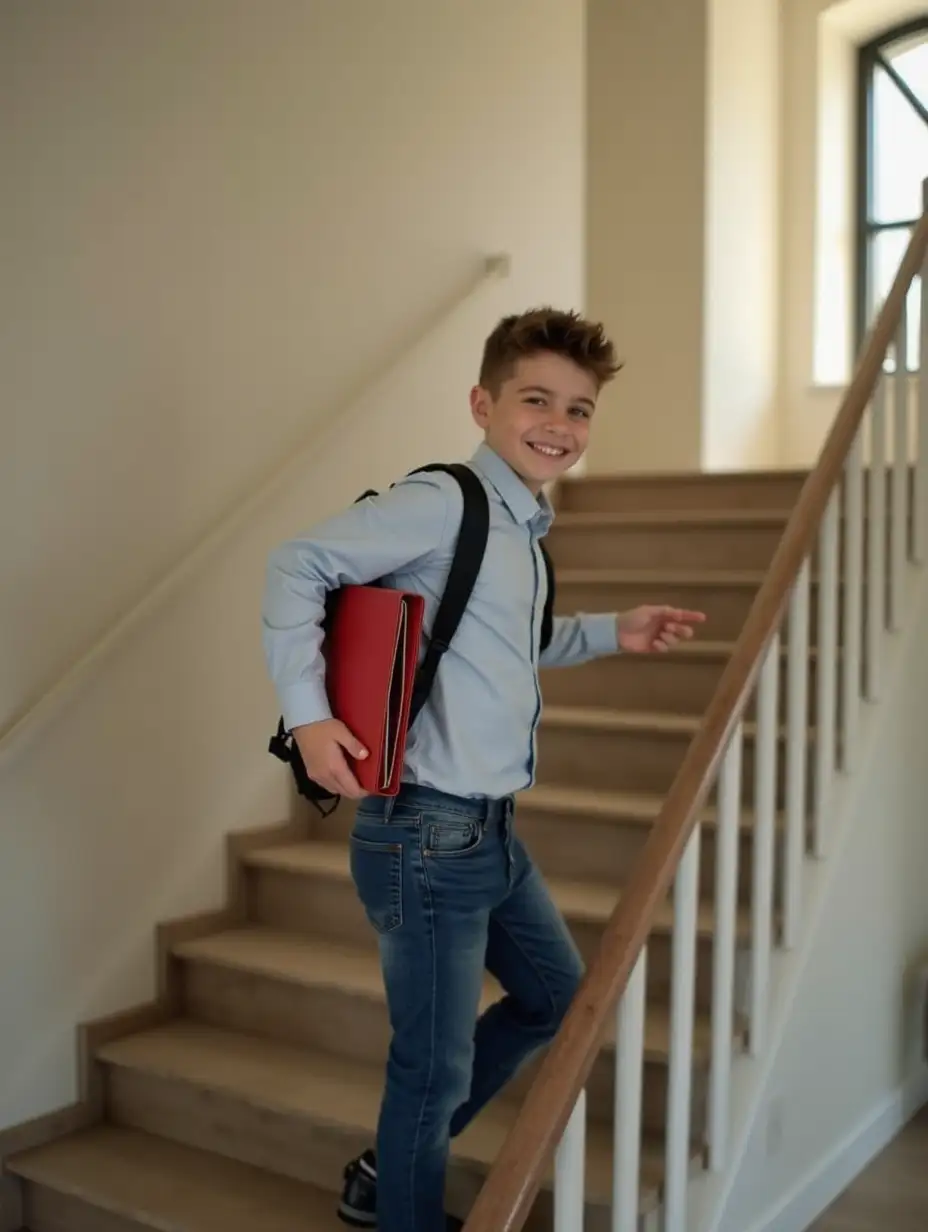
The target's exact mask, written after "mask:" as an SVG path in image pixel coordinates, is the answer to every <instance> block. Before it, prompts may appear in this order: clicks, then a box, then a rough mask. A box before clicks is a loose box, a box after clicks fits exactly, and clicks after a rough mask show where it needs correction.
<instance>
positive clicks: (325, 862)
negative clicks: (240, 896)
mask: <svg viewBox="0 0 928 1232" xmlns="http://www.w3.org/2000/svg"><path fill="white" fill-rule="evenodd" d="M245 863H246V864H247V865H248V866H249V867H251V868H269V869H275V870H277V871H279V872H288V873H294V874H303V875H304V876H305V875H313V876H325V877H337V878H339V879H342V880H350V878H351V869H350V866H349V847H348V844H347V843H346V842H343V841H339V840H338V839H334V840H330V839H304V840H302V841H300V842H297V843H286V844H281V845H278V846H274V847H263V848H258V849H256V850H254V851H251V852H249V853H248V854H247V855H246V856H245ZM547 883H548V889H549V890H550V892H551V897H552V898H553V899H554V901H555V903H556V904H557V906H558V908H559V909H560V911H561V913H562V914H563V915H564V916H565V917H566V918H567V919H570V920H583V921H588V922H591V923H600V924H605V923H606V921H607V920H608V919H609V917H610V916H611V915H612V912H613V911H614V910H615V907H616V904H617V903H618V901H619V899H620V898H621V891H620V890H618V889H616V888H615V887H614V886H609V885H603V884H601V883H598V882H595V881H573V880H568V879H565V878H561V877H549V878H548V879H547ZM714 916H715V912H714V908H713V906H712V904H711V903H706V902H702V903H700V904H699V916H698V929H699V932H700V933H701V934H703V935H711V933H712V931H713V921H714ZM749 919H750V916H749V913H748V912H747V911H746V910H742V912H741V918H740V921H739V923H740V925H741V929H742V931H743V932H746V931H747V930H748V929H749V927H750V924H749ZM672 927H673V907H672V904H671V903H670V902H669V901H667V902H666V903H664V905H663V906H662V907H661V909H660V910H659V912H658V915H657V919H656V921H655V928H656V929H657V930H658V931H665V932H668V931H669V930H670V929H671V928H672Z"/></svg>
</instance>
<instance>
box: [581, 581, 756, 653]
mask: <svg viewBox="0 0 928 1232" xmlns="http://www.w3.org/2000/svg"><path fill="white" fill-rule="evenodd" d="M756 593H757V588H756V587H755V586H741V585H739V586H718V585H713V584H706V583H702V582H693V583H686V584H683V585H680V584H673V585H661V584H659V583H647V584H639V583H637V582H636V583H631V584H629V583H622V584H613V583H605V584H600V583H596V584H593V583H577V582H570V581H559V582H558V588H557V611H558V612H559V613H563V614H565V615H571V614H572V613H574V612H621V611H626V610H627V609H629V608H633V607H638V605H639V604H642V603H669V604H671V605H672V606H674V607H683V608H690V609H694V610H696V611H700V612H705V613H706V617H707V621H706V624H705V625H704V626H703V628H704V630H705V636H706V637H708V638H712V640H713V641H721V642H728V641H731V642H733V641H736V640H737V637H738V634H739V633H740V632H741V630H742V628H743V627H744V622H745V619H746V617H747V614H748V612H749V610H750V607H751V604H752V603H753V601H754V596H755V594H756Z"/></svg>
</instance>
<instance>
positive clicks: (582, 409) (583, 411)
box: [570, 406, 590, 419]
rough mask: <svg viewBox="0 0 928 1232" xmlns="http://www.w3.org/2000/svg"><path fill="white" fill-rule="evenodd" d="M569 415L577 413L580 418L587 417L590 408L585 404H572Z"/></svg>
mask: <svg viewBox="0 0 928 1232" xmlns="http://www.w3.org/2000/svg"><path fill="white" fill-rule="evenodd" d="M570 413H571V415H577V416H579V418H580V419H589V417H590V410H589V407H586V406H572V407H571V408H570Z"/></svg>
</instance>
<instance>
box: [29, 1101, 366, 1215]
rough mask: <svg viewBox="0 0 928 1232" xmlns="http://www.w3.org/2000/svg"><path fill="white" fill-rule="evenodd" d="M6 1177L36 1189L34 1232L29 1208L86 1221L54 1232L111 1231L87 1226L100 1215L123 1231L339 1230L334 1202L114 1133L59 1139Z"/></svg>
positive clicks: (213, 1158)
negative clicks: (78, 1231)
mask: <svg viewBox="0 0 928 1232" xmlns="http://www.w3.org/2000/svg"><path fill="white" fill-rule="evenodd" d="M7 1168H8V1169H9V1171H10V1172H12V1173H13V1174H14V1175H16V1176H19V1177H21V1178H22V1179H23V1180H25V1181H27V1182H29V1185H30V1187H31V1186H37V1187H39V1192H38V1193H36V1194H33V1193H32V1192H31V1191H30V1189H27V1194H26V1215H27V1218H29V1221H30V1226H31V1227H32V1229H33V1232H44V1228H43V1224H42V1223H40V1222H39V1221H38V1220H37V1219H33V1218H32V1216H31V1214H30V1212H31V1211H32V1210H33V1209H36V1208H37V1212H38V1213H39V1215H40V1218H42V1215H41V1212H42V1211H43V1210H47V1211H49V1212H54V1213H55V1214H58V1215H59V1217H60V1216H65V1217H66V1212H67V1210H68V1208H69V1205H70V1209H71V1210H72V1211H73V1212H77V1213H79V1215H80V1214H82V1215H84V1216H85V1218H84V1219H83V1220H82V1221H80V1222H78V1221H77V1220H75V1221H74V1222H73V1223H72V1222H70V1221H68V1222H67V1223H65V1222H61V1223H59V1224H58V1225H57V1226H58V1227H80V1228H86V1229H90V1228H96V1227H106V1228H107V1229H109V1228H110V1227H111V1226H113V1227H116V1226H117V1225H116V1224H111V1223H110V1222H107V1223H105V1224H99V1223H95V1222H92V1221H91V1218H92V1216H91V1217H88V1216H90V1212H98V1211H99V1212H106V1214H108V1215H110V1216H112V1217H115V1218H118V1219H121V1220H123V1221H125V1222H124V1223H120V1224H119V1225H118V1226H119V1227H121V1228H122V1227H125V1228H139V1229H152V1230H153V1232H338V1230H339V1229H342V1232H343V1229H344V1225H343V1224H341V1223H339V1221H338V1220H337V1219H336V1217H335V1213H334V1210H333V1204H332V1194H331V1193H327V1192H325V1191H323V1190H321V1189H318V1188H316V1187H315V1186H311V1185H304V1184H301V1183H300V1182H298V1181H293V1180H290V1179H289V1178H287V1177H283V1176H277V1175H275V1174H274V1173H271V1172H266V1171H264V1170H263V1169H260V1168H253V1167H250V1166H249V1165H247V1164H240V1163H236V1162H235V1161H233V1160H230V1159H226V1158H224V1157H222V1156H219V1155H214V1154H212V1153H210V1152H208V1151H200V1150H196V1149H194V1148H191V1147H185V1146H181V1145H179V1144H178V1143H176V1142H169V1141H167V1140H166V1139H164V1138H156V1137H153V1136H152V1135H150V1134H145V1133H139V1132H138V1131H135V1130H131V1129H123V1128H120V1127H118V1126H114V1125H100V1126H96V1127H94V1128H93V1129H89V1130H86V1131H84V1132H83V1133H79V1134H74V1135H72V1136H71V1137H68V1138H61V1139H59V1140H58V1141H57V1142H53V1143H51V1144H50V1145H48V1146H44V1147H39V1148H37V1149H36V1150H34V1151H29V1152H27V1153H26V1154H24V1155H21V1156H18V1157H14V1158H13V1159H10V1160H8V1161H7ZM56 1199H57V1200H56ZM68 1199H70V1200H71V1204H69V1203H68V1202H67V1200H68ZM88 1208H89V1209H88ZM55 1214H53V1215H52V1217H53V1218H54V1217H55ZM46 1226H48V1227H50V1228H51V1227H54V1226H55V1225H54V1224H52V1223H51V1222H49V1223H48V1224H47V1225H46Z"/></svg>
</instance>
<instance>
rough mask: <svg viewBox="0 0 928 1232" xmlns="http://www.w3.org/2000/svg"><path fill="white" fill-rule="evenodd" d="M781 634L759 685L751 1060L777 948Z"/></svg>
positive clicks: (761, 1031) (760, 1038) (759, 1039)
mask: <svg viewBox="0 0 928 1232" xmlns="http://www.w3.org/2000/svg"><path fill="white" fill-rule="evenodd" d="M779 680H780V635H779V633H775V634H774V636H773V639H772V640H771V642H770V645H769V646H768V647H767V651H766V654H765V656H764V662H763V665H762V667H761V669H760V680H759V681H758V686H757V738H756V740H755V745H754V870H753V871H754V877H753V884H752V887H751V1035H750V1046H751V1055H752V1056H755V1057H756V1056H759V1055H760V1052H761V1050H762V1048H763V1044H764V1035H765V1029H766V1025H767V992H768V988H769V984H770V951H771V947H772V945H773V865H774V854H775V846H776V824H777V748H778V744H779V740H778V730H777V729H778V722H777V715H778V709H777V686H778V685H779Z"/></svg>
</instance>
